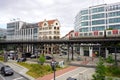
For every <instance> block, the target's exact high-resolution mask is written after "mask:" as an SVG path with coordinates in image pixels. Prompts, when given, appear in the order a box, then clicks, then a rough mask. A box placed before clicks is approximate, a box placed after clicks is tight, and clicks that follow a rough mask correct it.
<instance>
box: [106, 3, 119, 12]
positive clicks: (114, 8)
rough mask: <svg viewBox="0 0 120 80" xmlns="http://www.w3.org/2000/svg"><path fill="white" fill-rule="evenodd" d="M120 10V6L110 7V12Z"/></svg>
mask: <svg viewBox="0 0 120 80" xmlns="http://www.w3.org/2000/svg"><path fill="white" fill-rule="evenodd" d="M119 9H120V5H119V4H117V5H111V6H109V7H108V11H113V10H119Z"/></svg>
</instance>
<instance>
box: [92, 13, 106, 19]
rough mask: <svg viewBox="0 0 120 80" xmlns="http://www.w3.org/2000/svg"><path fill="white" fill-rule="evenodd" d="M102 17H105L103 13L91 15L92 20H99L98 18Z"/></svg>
mask: <svg viewBox="0 0 120 80" xmlns="http://www.w3.org/2000/svg"><path fill="white" fill-rule="evenodd" d="M104 17H105V14H104V13H102V14H94V15H92V19H99V18H104Z"/></svg>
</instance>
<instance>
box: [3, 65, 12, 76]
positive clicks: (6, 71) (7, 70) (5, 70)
mask: <svg viewBox="0 0 120 80" xmlns="http://www.w3.org/2000/svg"><path fill="white" fill-rule="evenodd" d="M1 74H2V75H4V76H7V75H13V74H14V71H13V69H12V68H11V67H10V66H7V65H5V66H2V67H1Z"/></svg>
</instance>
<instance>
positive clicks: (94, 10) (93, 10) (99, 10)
mask: <svg viewBox="0 0 120 80" xmlns="http://www.w3.org/2000/svg"><path fill="white" fill-rule="evenodd" d="M103 11H104V7H99V8H93V9H92V13H96V12H103Z"/></svg>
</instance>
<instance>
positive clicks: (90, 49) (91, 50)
mask: <svg viewBox="0 0 120 80" xmlns="http://www.w3.org/2000/svg"><path fill="white" fill-rule="evenodd" d="M92 54H93V47H89V57H92Z"/></svg>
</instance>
